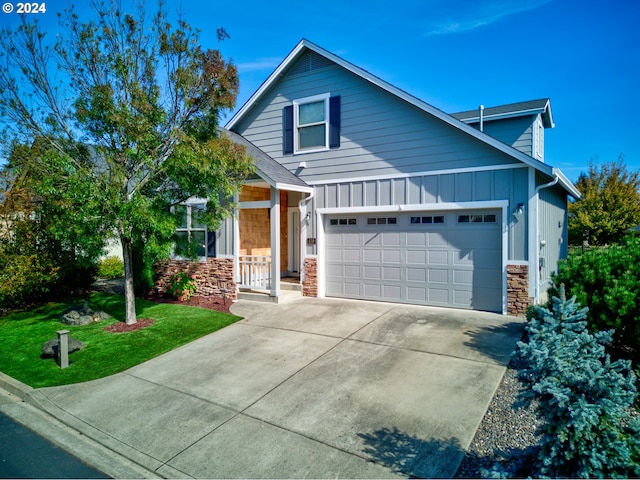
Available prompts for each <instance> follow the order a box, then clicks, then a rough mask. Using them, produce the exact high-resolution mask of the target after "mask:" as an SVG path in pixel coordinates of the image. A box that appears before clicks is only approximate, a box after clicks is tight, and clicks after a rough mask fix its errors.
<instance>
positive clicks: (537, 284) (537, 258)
mask: <svg viewBox="0 0 640 480" xmlns="http://www.w3.org/2000/svg"><path fill="white" fill-rule="evenodd" d="M559 181H560V177H558V175H556V174H555V173H553V180H552V181H550V182H549V183H545V184H542V185H538V186H537V187H536V190H535V196H536V207H535V208H536V211H535V212H534V214H535V216H536V217H535V218H536V241H537V244H536V248H535V262H534V265H537V269H538V270H537V272H536V276H535V277H534V278H535V301H536V302H538V301H539V300H540V215H539V214H538V212H539V210H540V208H539V202H540V197H539V195H538V194H539V192H540V190H544V189H545V188H549V187H553V186H554V185H556V184H557V183H558V182H559Z"/></svg>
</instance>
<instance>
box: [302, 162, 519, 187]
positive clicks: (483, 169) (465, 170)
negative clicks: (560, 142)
mask: <svg viewBox="0 0 640 480" xmlns="http://www.w3.org/2000/svg"><path fill="white" fill-rule="evenodd" d="M514 168H528V166H527V165H522V164H520V163H514V164H509V165H487V166H484V167H466V168H453V169H448V170H430V171H426V172H414V173H390V174H387V175H370V176H362V177H350V178H340V179H334V178H331V179H328V180H309V181H306V183H307V185H316V186H317V185H325V184H327V185H328V184H335V183H351V182H365V181H370V180H395V179H401V178H415V177H429V176H435V175H448V174H453V173H471V172H488V171H493V170H511V169H514Z"/></svg>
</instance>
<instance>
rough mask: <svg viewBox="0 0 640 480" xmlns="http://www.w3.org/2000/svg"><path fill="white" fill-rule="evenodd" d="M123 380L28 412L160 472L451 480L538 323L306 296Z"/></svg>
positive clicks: (260, 310)
mask: <svg viewBox="0 0 640 480" xmlns="http://www.w3.org/2000/svg"><path fill="white" fill-rule="evenodd" d="M232 311H233V313H235V314H236V315H240V316H242V317H244V319H243V320H241V321H239V322H237V323H236V324H233V325H230V326H228V327H226V328H224V329H223V330H220V331H218V332H216V333H214V334H211V335H209V336H207V337H205V338H202V339H200V340H197V341H195V342H192V343H191V344H188V345H185V346H184V347H181V348H179V349H177V350H174V351H172V352H170V353H167V354H165V355H163V356H161V357H158V358H156V359H154V360H151V361H149V362H147V363H144V364H142V365H139V366H137V367H135V368H132V369H130V370H128V371H126V372H124V373H121V374H118V375H114V376H111V377H108V378H104V379H101V380H97V381H93V382H88V383H84V384H77V385H68V386H62V387H52V388H45V389H39V390H35V391H33V392H32V393H31V394H30V397H31V398H30V399H29V401H30V402H32V403H36V404H38V405H39V406H40V407H41V408H44V409H45V410H47V411H49V412H50V413H53V414H55V415H56V416H58V417H59V418H60V419H61V420H63V421H64V422H65V423H67V424H69V425H71V426H72V427H74V428H76V429H77V430H79V431H80V432H82V433H83V434H84V435H87V436H89V437H91V438H93V439H94V440H97V441H98V442H100V443H102V444H103V445H106V446H107V447H109V448H110V449H112V450H115V451H116V452H119V453H120V454H122V455H124V456H126V457H127V458H129V459H131V460H133V461H135V462H137V463H138V464H140V465H142V466H144V467H145V468H147V469H148V470H149V471H151V472H152V474H153V475H158V476H165V477H188V476H190V477H197V478H205V477H206V478H303V477H314V478H328V477H347V478H373V477H375V478H389V477H406V476H417V477H451V476H452V475H454V474H455V472H456V470H457V468H458V466H459V464H460V461H461V460H462V457H463V456H464V452H465V450H466V448H467V447H468V446H469V443H470V442H471V440H472V439H473V436H474V433H475V431H476V429H477V427H478V425H479V423H480V421H481V420H482V417H483V415H484V413H485V411H486V409H487V406H488V404H489V402H490V401H491V398H492V396H493V393H494V392H495V389H496V388H497V386H498V384H499V382H500V380H501V378H502V375H503V373H504V371H505V366H506V364H507V363H508V361H509V357H510V354H511V352H512V351H513V350H514V349H515V345H516V341H517V340H518V339H519V338H520V335H521V333H522V330H523V321H522V320H521V319H516V318H513V317H504V316H501V315H497V314H491V313H483V312H471V311H462V310H450V309H441V308H430V307H413V306H404V305H395V304H388V303H374V302H363V301H349V300H335V299H310V298H301V299H298V300H295V301H292V302H291V303H285V304H280V305H272V304H263V303H253V302H247V301H239V302H238V303H236V304H235V305H234V306H233V308H232Z"/></svg>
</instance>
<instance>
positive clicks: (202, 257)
mask: <svg viewBox="0 0 640 480" xmlns="http://www.w3.org/2000/svg"><path fill="white" fill-rule="evenodd" d="M179 205H180V206H183V207H187V226H186V228H184V227H178V228H176V232H187V234H190V233H191V232H202V231H204V242H205V243H204V255H199V256H198V259H199V260H206V259H207V257H208V256H209V246H208V244H207V239H208V235H209V227H207V226H206V225H205V226H204V227H198V228H193V227H192V226H191V212H192V211H193V207H194V206H195V205H204V208H207V200H205V199H202V198H192V199H189V200H187V201H186V202H182V203H180V204H179ZM171 210H172V211H175V207H172V208H171ZM171 258H174V259H176V260H188V257H183V256H181V255H176V253H175V244H174V245H173V248H172V251H171Z"/></svg>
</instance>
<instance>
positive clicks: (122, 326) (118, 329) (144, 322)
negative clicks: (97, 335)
mask: <svg viewBox="0 0 640 480" xmlns="http://www.w3.org/2000/svg"><path fill="white" fill-rule="evenodd" d="M153 323H154V322H153V319H151V318H138V321H137V322H136V323H134V324H131V325H127V324H126V323H124V322H116V323H113V324H111V325H109V326H107V327H104V331H105V332H111V333H128V332H135V331H136V330H141V329H143V328H146V327H150V326H151V325H153Z"/></svg>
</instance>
